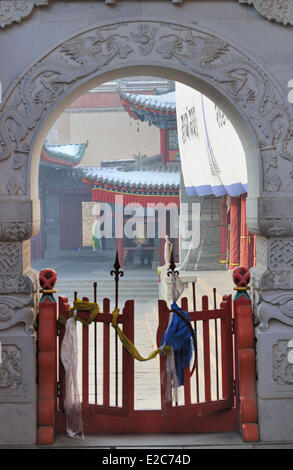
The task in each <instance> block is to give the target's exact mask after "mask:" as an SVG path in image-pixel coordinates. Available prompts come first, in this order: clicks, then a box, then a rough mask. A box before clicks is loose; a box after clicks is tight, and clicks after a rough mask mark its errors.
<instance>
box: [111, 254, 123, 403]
mask: <svg viewBox="0 0 293 470" xmlns="http://www.w3.org/2000/svg"><path fill="white" fill-rule="evenodd" d="M113 267H114V269H112V271H110V275H111V276H113V275H115V308H118V300H119V299H118V294H119V277H123V276H124V272H123V271H120V267H121V266H120V263H119V256H118V251H116V258H115V263H114V264H113ZM115 399H116V400H115V401H116V406H118V334H117V331H115Z"/></svg>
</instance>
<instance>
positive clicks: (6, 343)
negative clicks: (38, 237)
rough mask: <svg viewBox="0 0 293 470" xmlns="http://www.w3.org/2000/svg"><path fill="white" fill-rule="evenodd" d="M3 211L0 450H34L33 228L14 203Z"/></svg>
mask: <svg viewBox="0 0 293 470" xmlns="http://www.w3.org/2000/svg"><path fill="white" fill-rule="evenodd" d="M8 206H9V208H10V210H9V211H8V212H7V213H6V221H4V222H3V220H4V212H5V211H3V210H2V211H1V212H2V216H3V218H2V217H1V219H0V220H1V232H0V342H1V350H2V354H1V361H0V422H3V423H5V425H4V426H0V445H1V444H8V443H9V444H12V445H13V444H34V443H35V442H36V361H35V357H36V337H35V329H34V322H35V317H36V307H37V277H36V273H35V271H33V270H31V269H30V239H29V238H30V236H31V234H32V223H31V222H30V221H29V220H28V218H27V220H24V219H25V218H26V214H25V210H24V209H25V207H28V204H26V203H25V204H20V203H18V202H17V203H16V202H15V201H14V203H11V204H8ZM8 206H7V207H8ZM3 207H5V203H4V204H2V209H3ZM21 207H22V209H23V212H22V217H21V216H20V213H19V212H18V209H20V208H21ZM12 208H13V210H12ZM7 219H8V220H7ZM9 219H10V220H9ZM13 219H14V220H18V219H22V220H18V222H13ZM8 416H9V419H7V417H8Z"/></svg>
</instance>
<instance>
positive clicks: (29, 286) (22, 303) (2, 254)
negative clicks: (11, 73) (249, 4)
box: [0, 18, 293, 398]
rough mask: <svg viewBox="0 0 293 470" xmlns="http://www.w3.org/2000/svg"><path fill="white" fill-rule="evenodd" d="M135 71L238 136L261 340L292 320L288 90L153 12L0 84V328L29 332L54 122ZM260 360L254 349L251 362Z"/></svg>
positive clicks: (108, 27)
mask: <svg viewBox="0 0 293 470" xmlns="http://www.w3.org/2000/svg"><path fill="white" fill-rule="evenodd" d="M146 72H147V73H146ZM142 74H144V75H146V74H147V75H157V76H158V75H159V76H163V77H167V78H172V79H175V80H178V81H182V82H183V83H186V84H187V85H189V86H193V87H195V88H197V89H199V90H200V91H202V92H203V93H205V94H206V95H208V96H209V97H210V98H211V99H213V100H214V101H215V102H216V103H218V104H219V106H221V107H222V109H223V110H224V111H225V113H226V114H227V115H228V116H229V118H230V119H231V121H232V122H233V124H234V126H235V128H236V129H237V131H238V133H239V136H240V138H241V140H242V143H243V145H244V148H245V151H246V157H247V167H248V204H247V221H248V226H249V228H250V230H251V231H252V232H254V233H256V234H257V235H258V236H259V237H258V243H257V267H256V268H255V270H254V275H253V277H254V287H255V289H254V290H255V313H256V314H257V315H258V321H259V322H260V334H259V339H260V343H259V344H261V341H262V338H263V337H265V340H266V347H267V345H268V344H269V342H270V341H271V340H268V336H267V334H268V333H266V330H267V329H268V325H269V320H271V319H272V318H273V319H274V322H276V321H278V322H279V323H280V324H282V327H284V326H285V327H288V326H289V327H292V326H293V320H292V314H291V309H290V308H289V307H291V300H292V299H293V211H292V207H291V209H290V197H291V198H292V178H291V177H290V172H291V173H292V172H293V126H292V122H293V119H292V118H293V116H292V111H291V109H290V107H289V104H288V101H287V95H286V93H285V92H284V91H283V90H282V89H281V88H280V86H279V85H278V83H277V81H276V80H275V78H274V77H273V76H272V75H271V73H269V72H267V71H266V70H265V68H264V66H263V64H262V63H260V62H259V61H258V60H257V59H255V58H253V57H252V56H251V54H249V53H247V52H246V51H244V50H243V49H242V48H239V47H238V46H236V45H235V44H231V43H229V42H228V41H227V40H226V39H225V38H223V37H220V36H219V34H217V33H214V32H212V31H210V30H208V29H207V28H204V27H199V26H195V25H187V24H181V23H178V22H175V21H167V20H158V19H152V18H149V19H148V18H143V19H137V18H130V19H128V20H123V21H112V22H109V23H107V24H106V23H103V24H99V25H91V26H90V27H89V26H88V27H86V28H85V29H83V30H81V31H79V32H78V33H74V34H72V35H71V36H70V37H68V38H65V39H64V41H62V43H59V44H56V45H55V46H52V47H51V49H50V50H48V51H47V52H46V53H43V54H42V56H41V57H39V59H37V60H35V62H34V63H33V64H31V65H30V66H28V67H27V68H26V70H24V71H23V73H22V74H21V75H20V76H19V77H18V78H17V79H16V80H15V81H14V82H13V83H12V84H11V86H10V87H9V89H7V90H3V102H2V105H1V109H0V112H1V115H0V221H1V224H0V225H1V227H0V259H1V261H0V292H1V294H2V296H1V297H0V304H1V303H2V304H4V307H3V309H2V310H0V333H1V332H3V331H4V330H7V329H9V328H11V327H14V326H15V325H18V324H20V323H24V324H25V334H26V335H28V336H29V337H30V338H31V336H32V335H33V333H34V330H33V324H34V318H35V313H34V312H35V310H36V305H37V304H36V299H35V294H36V291H37V286H36V277H35V274H34V273H33V272H32V271H31V270H30V254H29V239H30V238H31V237H32V236H33V234H35V233H36V232H37V231H38V228H39V209H38V201H37V186H38V185H37V174H38V165H39V158H40V149H41V145H42V143H43V140H44V138H45V136H46V134H47V132H48V130H49V128H50V126H51V124H53V122H54V121H55V120H56V118H57V116H58V115H59V114H60V113H61V112H62V110H63V109H65V108H66V107H67V106H68V104H69V103H70V102H72V101H73V99H74V98H75V97H76V96H78V95H80V94H81V93H82V92H84V91H85V90H88V89H89V88H91V87H92V86H93V85H94V84H95V85H96V84H97V83H101V82H105V81H108V80H110V79H112V78H117V77H119V76H120V77H121V76H127V75H142ZM290 178H291V179H290ZM288 201H289V202H288ZM286 204H287V206H286ZM258 304H259V307H258V308H257V306H258ZM0 309H1V305H0ZM256 333H257V330H256ZM267 357H268V356H266V358H265V357H264V358H263V359H262V357H261V354H259V356H258V364H261V361H262V360H264V361H266V360H267ZM258 367H260V366H258ZM262 383H265V381H263V382H262ZM290 393H291V395H292V397H293V391H292V392H290ZM280 396H281V395H280ZM274 398H276V396H274Z"/></svg>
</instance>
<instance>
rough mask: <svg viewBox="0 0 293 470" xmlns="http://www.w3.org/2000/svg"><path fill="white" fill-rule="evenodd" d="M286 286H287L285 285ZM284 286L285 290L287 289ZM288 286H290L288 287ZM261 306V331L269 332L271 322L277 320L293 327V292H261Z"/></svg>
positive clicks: (258, 311)
mask: <svg viewBox="0 0 293 470" xmlns="http://www.w3.org/2000/svg"><path fill="white" fill-rule="evenodd" d="M285 285H286V284H285ZM285 285H284V288H285ZM287 286H288V285H287ZM259 295H260V304H259V306H258V308H257V312H256V315H257V319H258V321H259V325H258V327H259V329H260V330H263V331H265V330H267V329H268V328H269V321H270V320H272V319H277V320H279V321H280V322H281V323H284V324H285V325H289V326H293V290H292V289H288V287H287V290H283V291H282V290H279V289H275V290H268V291H260V292H259Z"/></svg>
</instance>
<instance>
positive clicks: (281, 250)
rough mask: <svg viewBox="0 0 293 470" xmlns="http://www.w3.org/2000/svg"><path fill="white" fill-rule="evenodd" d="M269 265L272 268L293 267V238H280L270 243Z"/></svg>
mask: <svg viewBox="0 0 293 470" xmlns="http://www.w3.org/2000/svg"><path fill="white" fill-rule="evenodd" d="M269 247H270V248H269V265H270V268H271V269H292V268H293V240H292V238H289V239H286V238H278V239H276V240H272V241H271V242H270V244H269Z"/></svg>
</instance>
